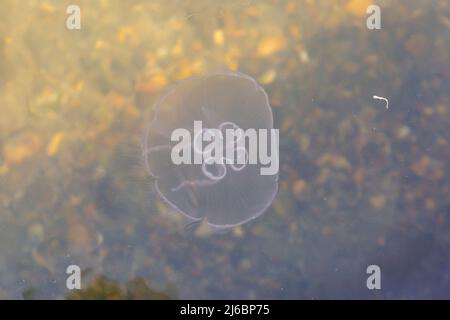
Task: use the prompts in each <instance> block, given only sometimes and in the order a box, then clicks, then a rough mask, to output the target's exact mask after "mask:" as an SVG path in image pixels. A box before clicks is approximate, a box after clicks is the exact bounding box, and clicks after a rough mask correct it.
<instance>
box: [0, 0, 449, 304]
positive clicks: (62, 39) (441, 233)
mask: <svg viewBox="0 0 450 320" xmlns="http://www.w3.org/2000/svg"><path fill="white" fill-rule="evenodd" d="M370 3H371V1H366V0H352V1H347V0H342V1H333V2H332V3H331V2H330V1H326V0H323V1H322V0H321V1H294V0H270V1H269V0H267V1H263V0H259V1H258V0H249V1H247V0H245V1H244V0H243V1H239V0H233V1H228V2H226V3H225V2H221V1H212V0H211V1H210V0H202V1H175V0H169V1H167V0H165V1H132V0H129V1H119V0H117V1H106V0H99V1H77V4H78V5H79V6H80V8H81V29H80V30H68V29H67V28H66V26H65V23H66V18H67V14H66V7H67V5H68V4H66V3H64V2H61V1H37V0H36V1H35V0H27V1H23V2H17V1H13V0H6V1H2V2H0V112H1V114H0V297H1V298H9V299H10V298H65V297H70V298H129V299H139V298H193V299H208V298H209V299H210V298H227V299H231V298H244V299H252V298H277V299H278V298H279V299H283V298H350V297H351V298H450V247H449V246H450V236H449V232H450V200H449V194H450V177H449V165H450V161H449V160H450V148H449V143H450V131H449V127H450V91H449V85H448V83H449V81H450V58H449V51H450V2H449V1H447V0H436V1H426V2H424V1H419V0H414V1H410V0H408V1H406V0H402V1H389V0H386V1H379V2H377V3H378V4H379V5H380V7H381V10H382V16H381V17H382V28H381V30H368V29H367V28H366V17H367V14H366V13H365V10H366V7H367V6H368V5H369V4H370ZM218 70H233V71H241V72H244V73H246V74H248V75H250V76H252V77H253V78H255V79H256V80H257V81H258V82H259V83H260V84H261V86H263V87H264V89H265V90H266V91H267V93H268V95H269V97H270V103H271V105H272V107H273V114H274V118H275V127H276V128H279V129H280V185H279V191H278V194H277V196H276V198H275V200H274V202H273V204H272V206H271V207H270V209H269V210H268V212H266V213H265V214H264V215H263V216H261V217H260V218H258V219H256V220H254V221H252V222H250V223H248V224H245V225H243V226H240V227H238V228H235V229H233V230H232V231H230V232H228V233H225V234H216V233H211V232H207V231H205V230H202V229H197V230H196V231H194V232H191V233H186V232H184V231H183V226H184V221H183V220H182V219H181V217H180V215H178V214H177V213H176V212H174V211H173V210H172V209H170V208H169V207H168V206H167V205H165V204H164V202H163V201H162V200H161V199H160V198H159V197H158V196H157V193H156V192H155V190H154V188H153V186H152V181H151V180H150V179H149V177H148V175H147V172H146V170H145V169H144V167H143V165H142V159H141V150H140V148H141V142H142V139H143V136H144V132H145V129H146V127H147V125H148V124H149V121H150V119H151V115H152V111H153V110H152V109H153V107H152V106H153V104H154V103H155V101H156V100H157V99H158V98H160V97H161V96H162V95H163V94H164V92H165V91H166V90H167V88H168V87H169V86H170V85H172V84H174V83H176V82H177V81H179V80H182V79H185V78H188V77H190V76H193V75H201V74H207V73H210V72H215V71H218ZM374 95H376V96H381V97H386V98H388V99H389V108H386V107H385V103H384V102H383V101H382V100H377V99H374V98H373V96H374ZM72 264H76V265H78V266H80V268H81V269H82V270H83V277H82V288H83V290H81V291H74V292H71V291H69V290H68V289H67V288H66V279H67V276H68V275H67V274H66V268H67V267H68V266H69V265H72ZM372 264H375V265H378V266H380V268H381V274H382V290H372V291H371V290H368V289H367V287H366V279H367V277H368V275H367V274H366V268H367V266H369V265H372Z"/></svg>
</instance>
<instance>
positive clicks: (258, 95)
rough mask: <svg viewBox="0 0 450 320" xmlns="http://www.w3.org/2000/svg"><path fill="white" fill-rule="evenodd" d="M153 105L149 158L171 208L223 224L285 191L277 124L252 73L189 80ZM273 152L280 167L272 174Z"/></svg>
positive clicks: (236, 221)
mask: <svg viewBox="0 0 450 320" xmlns="http://www.w3.org/2000/svg"><path fill="white" fill-rule="evenodd" d="M153 112H154V116H153V119H152V121H151V123H150V125H149V127H148V129H147V132H146V135H145V141H144V150H143V155H144V163H145V166H146V169H147V171H148V173H149V174H150V175H151V176H152V177H153V178H154V181H155V187H156V190H157V192H158V194H159V195H160V196H161V197H162V198H163V199H164V200H165V201H166V202H167V203H168V204H169V205H170V206H171V207H173V208H174V209H175V210H176V211H178V212H179V213H181V214H182V215H184V216H185V217H186V218H188V220H189V221H190V222H192V223H195V222H204V223H207V224H208V225H209V226H210V227H212V228H213V229H216V230H217V229H218V230H221V229H228V228H232V227H235V226H238V225H241V224H244V223H246V222H248V221H250V220H252V219H255V218H256V217H258V216H260V215H261V214H262V213H263V212H264V211H266V209H267V208H268V207H269V206H270V204H271V203H272V201H273V199H274V197H275V195H276V193H277V190H278V130H277V129H273V116H272V110H271V107H270V104H269V100H268V96H267V94H266V92H265V91H264V89H263V88H262V87H261V86H259V85H258V84H257V83H256V81H255V80H254V79H253V78H251V77H250V76H247V75H244V74H242V73H237V72H224V73H216V74H209V75H206V76H202V77H194V78H190V79H187V80H184V81H182V82H180V83H179V84H177V85H176V86H174V87H172V88H171V89H170V90H168V92H167V93H166V94H165V96H163V97H162V99H160V100H159V102H157V103H156V105H155V106H154V109H153ZM274 131H276V132H275V133H276V135H273V133H274ZM181 138H183V139H181ZM263 149H265V150H263ZM268 155H272V156H274V155H275V156H276V157H275V158H273V157H271V158H269V157H268ZM174 157H175V158H174ZM270 159H272V160H274V161H276V165H275V166H274V167H276V168H275V169H276V170H272V171H271V172H269V173H267V172H265V171H264V170H266V171H268V169H267V166H268V165H269V164H268V163H269V162H268V160H270ZM264 172H265V173H264Z"/></svg>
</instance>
